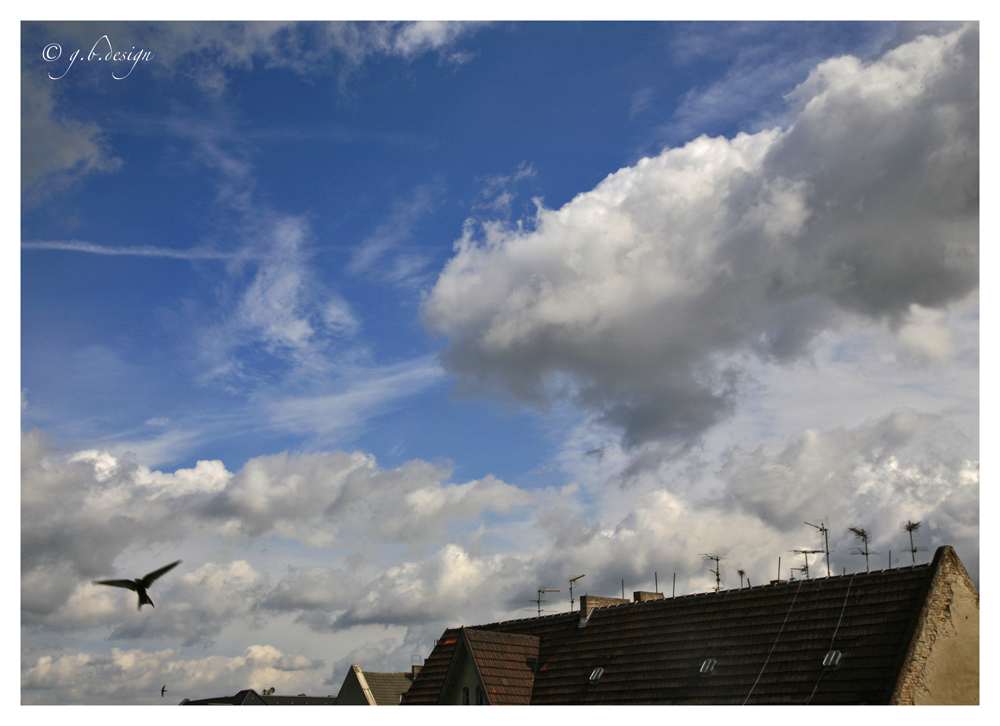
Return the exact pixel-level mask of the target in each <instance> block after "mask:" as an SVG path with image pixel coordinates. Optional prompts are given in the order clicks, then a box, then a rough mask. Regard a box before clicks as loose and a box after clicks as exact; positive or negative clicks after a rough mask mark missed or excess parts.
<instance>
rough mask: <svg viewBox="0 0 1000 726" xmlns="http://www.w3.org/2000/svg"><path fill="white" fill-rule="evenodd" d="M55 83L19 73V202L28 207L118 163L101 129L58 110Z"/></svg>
mask: <svg viewBox="0 0 1000 726" xmlns="http://www.w3.org/2000/svg"><path fill="white" fill-rule="evenodd" d="M56 83H57V82H55V81H51V80H49V79H48V78H46V77H44V75H43V74H41V73H31V72H28V71H23V72H22V73H21V197H22V200H23V201H24V202H26V203H28V204H37V203H39V202H41V201H42V200H44V199H45V198H46V197H48V196H49V195H50V194H52V193H53V192H55V191H59V190H61V189H65V188H66V187H69V186H71V185H73V184H75V183H76V182H78V181H79V180H80V179H82V178H83V177H85V176H87V175H89V174H93V173H97V172H113V171H115V170H117V169H118V168H119V167H120V166H121V163H122V161H121V159H120V158H118V157H116V156H113V155H112V153H111V151H110V148H109V146H108V143H107V140H106V139H105V136H104V132H103V131H102V129H101V128H100V126H98V125H97V124H95V123H89V122H83V121H79V120H77V119H74V118H72V117H71V116H69V115H66V113H65V110H57V97H56V90H57V85H56Z"/></svg>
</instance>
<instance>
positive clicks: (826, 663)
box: [823, 650, 842, 671]
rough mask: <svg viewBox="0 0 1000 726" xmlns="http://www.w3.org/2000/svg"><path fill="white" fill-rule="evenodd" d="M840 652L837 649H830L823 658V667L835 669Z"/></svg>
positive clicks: (838, 664) (837, 665) (838, 662)
mask: <svg viewBox="0 0 1000 726" xmlns="http://www.w3.org/2000/svg"><path fill="white" fill-rule="evenodd" d="M841 655H842V653H841V652H840V651H839V650H831V651H830V652H829V653H827V654H826V656H825V657H824V658H823V667H824V668H826V669H827V670H831V671H832V670H836V669H837V668H838V667H840V656H841Z"/></svg>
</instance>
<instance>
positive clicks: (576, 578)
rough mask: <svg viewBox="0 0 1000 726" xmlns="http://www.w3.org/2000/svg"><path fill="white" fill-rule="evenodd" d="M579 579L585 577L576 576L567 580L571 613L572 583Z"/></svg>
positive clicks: (571, 610)
mask: <svg viewBox="0 0 1000 726" xmlns="http://www.w3.org/2000/svg"><path fill="white" fill-rule="evenodd" d="M581 577H586V575H577V576H576V577H571V578H569V611H570V612H573V583H574V582H576V581H577V580H579V579H580V578H581Z"/></svg>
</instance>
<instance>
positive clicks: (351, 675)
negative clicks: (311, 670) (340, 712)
mask: <svg viewBox="0 0 1000 726" xmlns="http://www.w3.org/2000/svg"><path fill="white" fill-rule="evenodd" d="M359 671H360V669H359V667H358V666H356V665H352V666H351V670H349V671H347V677H346V678H344V685H342V686H341V687H340V693H338V694H337V705H338V706H370V705H371V703H370V702H369V701H368V696H367V695H366V694H365V687H367V684H366V685H365V687H362V685H361V682H360V681H359V680H358V679H359V678H362V679H363V678H364V676H363V675H361V674H360V672H359Z"/></svg>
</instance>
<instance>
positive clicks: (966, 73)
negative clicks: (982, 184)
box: [423, 26, 979, 446]
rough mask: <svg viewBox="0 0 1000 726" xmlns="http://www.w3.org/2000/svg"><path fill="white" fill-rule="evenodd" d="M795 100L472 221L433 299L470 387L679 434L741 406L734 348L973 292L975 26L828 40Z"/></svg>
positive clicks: (768, 349)
mask: <svg viewBox="0 0 1000 726" xmlns="http://www.w3.org/2000/svg"><path fill="white" fill-rule="evenodd" d="M788 101H789V103H790V105H791V107H792V108H791V122H790V125H788V126H787V128H784V129H781V128H775V129H770V130H766V131H761V132H759V133H755V134H745V133H741V134H739V135H737V136H736V137H735V138H732V139H726V138H707V137H700V138H698V139H695V140H694V141H691V142H690V143H688V144H686V145H685V146H683V147H681V148H670V149H666V150H665V151H664V152H663V153H662V154H660V155H659V156H657V157H655V158H645V159H642V160H641V161H639V162H638V163H637V164H636V165H635V166H632V167H628V168H624V169H621V170H620V171H618V172H616V173H614V174H612V175H610V176H609V177H608V178H607V179H605V180H604V181H603V182H601V183H600V184H599V185H598V186H597V187H596V188H595V189H593V190H592V191H589V192H586V193H583V194H580V195H579V196H577V197H576V198H575V199H573V200H572V201H571V202H569V203H568V204H566V205H565V206H564V207H562V208H561V209H546V208H544V207H540V208H539V210H538V212H537V215H536V217H535V218H534V219H533V220H531V222H530V224H527V225H518V226H509V225H502V224H493V225H485V226H484V227H483V228H482V230H481V234H480V235H478V236H477V231H476V229H475V228H474V227H473V226H472V225H471V224H470V225H469V226H468V227H467V229H466V232H465V234H464V235H463V237H462V239H461V240H459V242H458V243H457V245H456V248H457V251H456V254H455V256H454V258H453V259H452V260H451V261H450V262H449V264H448V265H447V266H446V268H445V269H444V271H443V272H442V274H441V276H440V277H439V279H438V281H437V283H436V285H435V286H434V288H433V290H432V291H431V292H430V293H429V295H428V297H427V299H426V300H425V303H424V306H423V315H424V320H425V323H426V325H427V326H428V328H429V329H430V330H432V331H434V332H437V333H441V334H444V335H446V336H447V337H448V342H449V344H448V347H447V349H446V350H445V352H444V356H443V359H444V362H445V364H446V366H447V367H448V368H449V369H450V370H451V371H453V372H454V373H456V374H458V375H459V377H460V379H461V382H462V386H463V387H465V388H466V389H475V390H483V389H487V390H492V391H494V392H498V393H502V394H506V395H513V396H515V397H516V398H518V399H520V400H522V401H527V402H530V403H533V404H536V405H539V406H543V407H544V406H547V405H551V404H552V403H553V402H556V401H562V400H570V401H573V402H575V403H577V404H579V405H581V406H583V407H585V408H586V409H589V410H591V411H594V412H596V413H597V415H598V417H599V419H600V420H601V421H602V422H604V423H607V424H611V425H614V426H616V427H618V428H620V430H621V431H622V432H623V436H624V438H623V441H624V442H625V443H626V445H628V446H635V445H639V444H642V443H644V442H647V441H652V440H660V441H664V440H670V441H677V442H682V443H687V442H690V441H692V440H695V439H697V437H698V436H699V435H700V434H702V433H703V432H704V431H705V430H706V429H708V428H709V427H711V426H712V425H713V424H715V423H717V422H719V421H720V420H722V419H724V418H726V417H727V416H728V415H730V414H731V413H732V412H733V410H734V407H735V406H736V404H737V401H738V400H739V399H738V396H739V393H740V391H741V385H742V384H743V383H744V382H745V377H744V376H743V375H742V370H743V367H742V366H741V365H740V356H741V355H747V354H751V355H753V356H755V357H757V358H758V359H760V360H762V361H773V362H778V363H784V362H789V361H792V360H795V359H797V358H799V357H801V356H802V355H804V354H805V353H806V352H807V351H808V350H809V345H810V343H811V341H813V340H814V338H815V336H816V335H817V334H818V333H820V332H821V331H824V330H829V329H835V328H838V327H840V326H843V325H846V324H849V323H850V322H851V321H852V320H860V321H864V320H867V321H872V320H874V321H877V322H879V323H887V324H888V326H889V328H890V329H891V330H894V331H900V330H903V329H904V328H905V326H906V325H907V324H909V323H912V322H913V320H914V318H915V317H916V318H921V316H922V318H921V319H926V318H927V317H928V313H927V312H926V311H931V313H930V315H933V312H934V311H941V310H943V309H944V308H946V307H947V306H948V305H949V304H950V303H953V302H955V301H958V300H961V299H962V298H964V297H965V296H967V295H968V294H969V293H971V292H973V291H974V290H975V289H976V287H977V285H978V209H979V203H978V174H979V163H978V115H979V104H978V31H977V28H976V26H967V27H962V28H958V29H953V30H951V32H946V33H942V34H940V35H936V36H919V37H917V38H915V39H914V40H912V41H910V42H908V43H905V44H902V45H900V46H898V47H896V48H894V49H892V50H889V51H887V52H886V53H884V54H883V55H882V56H881V57H879V58H876V59H874V60H871V61H868V62H862V61H859V60H858V59H855V58H852V57H843V58H835V59H831V60H829V61H826V62H824V63H821V64H819V65H818V66H817V67H816V68H815V69H814V70H813V71H812V72H811V73H810V75H809V77H808V79H807V80H806V81H805V82H804V83H802V84H801V85H800V86H799V87H798V88H797V89H796V90H795V91H794V92H793V93H792V94H791V95H790V96H789V98H788ZM910 331H911V334H910V336H909V337H910V338H912V337H913V336H912V328H911V329H910ZM939 337H940V336H939ZM945 343H946V341H944V343H941V341H939V344H938V345H935V346H932V348H933V351H932V352H933V353H934V354H935V355H937V356H938V357H940V356H941V355H942V354H945V353H947V345H946V344H945Z"/></svg>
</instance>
